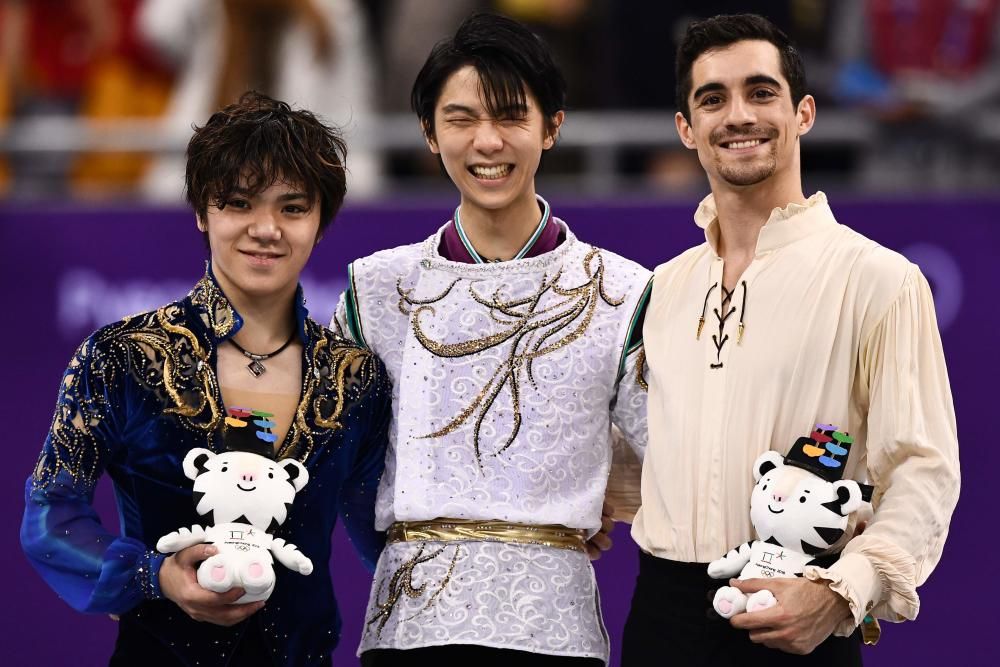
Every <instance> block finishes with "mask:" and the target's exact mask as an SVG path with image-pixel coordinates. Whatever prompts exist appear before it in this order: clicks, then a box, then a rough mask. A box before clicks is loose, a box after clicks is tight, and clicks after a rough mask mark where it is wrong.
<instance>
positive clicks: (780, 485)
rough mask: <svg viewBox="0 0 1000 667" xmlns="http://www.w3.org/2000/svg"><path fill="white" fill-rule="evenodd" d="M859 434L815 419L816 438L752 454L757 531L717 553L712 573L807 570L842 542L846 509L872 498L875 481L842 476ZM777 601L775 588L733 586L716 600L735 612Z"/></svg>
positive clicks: (722, 610) (726, 612)
mask: <svg viewBox="0 0 1000 667" xmlns="http://www.w3.org/2000/svg"><path fill="white" fill-rule="evenodd" d="M852 442H853V440H852V439H851V437H850V436H849V435H848V434H846V433H841V432H840V431H838V430H837V428H836V427H834V426H828V425H817V427H816V430H815V431H814V432H813V434H812V436H811V437H810V438H799V439H798V441H796V443H795V444H794V445H793V446H792V449H791V450H790V451H789V453H788V456H787V457H782V456H781V454H779V453H777V452H773V451H771V452H764V453H763V454H761V455H760V457H758V458H757V460H756V461H755V462H754V473H753V474H754V479H755V480H756V482H757V484H756V486H755V487H754V489H753V493H752V494H751V496H750V520H751V522H752V523H753V526H754V530H755V531H756V533H757V535H758V537H759V539H757V540H754V541H752V542H747V543H746V544H743V545H740V546H739V547H737V548H736V549H733V550H732V551H730V552H729V553H727V554H726V555H725V556H723V557H722V558H720V559H718V560H715V561H712V562H711V563H710V564H709V566H708V574H709V576H711V577H712V578H714V579H724V578H729V577H734V576H736V575H737V574H738V575H739V578H740V579H754V578H766V577H798V576H802V573H803V572H804V570H805V568H806V566H807V565H823V564H824V562H823V560H822V559H821V558H820V557H822V556H828V555H830V554H831V553H833V552H835V551H837V550H838V547H839V546H841V545H839V544H838V542H840V540H841V538H842V537H843V536H844V533H845V531H846V529H847V524H848V515H850V514H851V513H852V512H854V511H855V510H857V509H858V508H860V507H861V506H862V504H863V503H864V502H866V501H867V500H868V499H869V498H870V494H871V488H870V487H868V486H866V485H862V484H859V483H858V482H855V481H854V480H842V479H840V477H841V475H842V474H843V466H844V463H845V462H846V461H847V456H848V454H849V452H850V445H851V443H852ZM776 603H777V600H776V599H775V597H774V595H773V594H772V593H771V592H770V591H769V590H766V589H765V590H760V591H757V592H756V593H753V594H752V595H750V596H749V597H747V596H746V595H745V594H744V593H742V592H741V591H740V590H739V589H737V588H735V587H733V586H723V587H722V588H720V589H719V590H718V591H716V593H715V599H714V601H713V606H714V607H715V610H716V611H717V612H718V613H719V615H720V616H722V617H724V618H731V617H733V616H735V615H736V614H738V613H740V612H743V611H747V612H753V611H757V610H760V609H767V608H768V607H772V606H774V605H775V604H776Z"/></svg>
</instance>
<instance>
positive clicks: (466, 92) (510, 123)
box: [425, 65, 563, 211]
mask: <svg viewBox="0 0 1000 667" xmlns="http://www.w3.org/2000/svg"><path fill="white" fill-rule="evenodd" d="M525 92H526V94H525V103H526V104H525V108H524V109H511V110H508V112H507V113H506V114H505V115H504V116H503V117H499V118H497V117H493V116H491V115H490V114H489V112H488V111H487V109H486V106H485V105H484V104H483V99H482V89H481V85H480V80H479V74H478V73H477V72H476V70H475V68H474V67H472V66H471V65H467V66H465V67H462V68H461V69H459V70H458V71H456V72H455V73H454V74H452V75H451V76H450V77H449V78H448V80H447V81H446V82H445V85H444V87H443V88H442V90H441V95H440V96H439V97H438V100H437V104H436V106H435V109H434V129H433V134H427V133H426V132H427V129H428V128H425V136H426V138H427V145H428V146H429V147H430V149H431V151H432V152H434V153H436V154H438V155H440V156H441V161H442V162H443V163H444V168H445V171H447V172H448V176H449V177H450V178H451V180H452V182H453V183H454V184H455V186H456V187H457V188H458V190H459V192H460V193H461V195H462V207H463V211H468V210H469V208H470V207H472V208H478V209H481V210H489V211H502V210H505V209H508V208H510V207H514V206H518V205H524V204H525V202H531V205H534V197H535V172H536V171H537V170H538V163H539V160H540V159H541V156H542V151H544V150H548V149H549V148H551V147H552V146H553V145H554V143H555V139H556V136H557V134H558V131H559V126H560V125H561V124H562V120H563V112H561V111H560V112H558V113H556V114H555V116H554V117H553V118H552V119H549V122H548V123H546V119H545V117H544V115H543V114H542V112H541V110H540V109H539V107H538V103H537V101H536V100H535V98H534V96H533V95H532V94H531V93H530V91H525Z"/></svg>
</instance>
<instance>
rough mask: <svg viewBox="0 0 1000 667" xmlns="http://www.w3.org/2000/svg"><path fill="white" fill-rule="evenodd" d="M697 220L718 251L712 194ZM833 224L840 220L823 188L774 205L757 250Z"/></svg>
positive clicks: (757, 251)
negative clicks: (803, 198)
mask: <svg viewBox="0 0 1000 667" xmlns="http://www.w3.org/2000/svg"><path fill="white" fill-rule="evenodd" d="M694 221H695V223H696V224H697V225H698V226H699V227H701V228H702V229H704V230H705V240H706V241H708V245H709V246H710V247H711V248H712V250H713V251H714V252H715V253H716V255H718V247H719V214H718V211H717V210H716V208H715V197H714V196H713V195H708V196H707V197H705V198H704V199H702V200H701V203H700V204H699V205H698V210H697V211H695V214H694ZM831 224H837V221H836V220H835V219H834V217H833V211H831V210H830V205H829V204H828V203H827V200H826V195H825V194H824V193H822V192H817V193H816V194H814V195H813V196H811V197H809V199H807V200H806V202H805V203H804V204H798V203H794V202H793V203H791V204H789V205H788V206H785V207H784V208H775V209H774V210H773V211H771V215H770V216H769V217H768V219H767V222H766V223H765V224H764V226H763V227H762V228H761V230H760V235H759V236H758V237H757V250H756V254H757V255H760V254H761V253H765V252H769V251H771V250H777V249H778V248H781V247H782V246H786V245H788V244H790V243H794V242H795V241H798V240H800V239H803V238H805V237H807V236H810V235H811V234H813V233H815V232H817V231H819V230H821V229H823V228H824V227H826V226H828V225H831Z"/></svg>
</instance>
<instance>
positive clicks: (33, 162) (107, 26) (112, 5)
mask: <svg viewBox="0 0 1000 667" xmlns="http://www.w3.org/2000/svg"><path fill="white" fill-rule="evenodd" d="M138 2H139V0H3V3H2V5H0V10H2V19H0V25H2V37H3V39H2V47H0V122H2V121H3V120H5V119H13V118H25V117H29V116H33V117H45V116H76V115H82V116H83V117H86V118H123V117H129V116H142V115H145V116H155V115H157V114H159V113H160V112H161V111H162V109H163V105H164V99H165V93H166V89H167V86H168V83H169V77H168V76H167V74H166V72H165V71H164V70H163V68H161V67H160V66H159V65H158V64H157V63H156V62H155V61H153V60H152V59H151V58H150V57H149V54H148V53H146V52H145V51H144V50H143V49H142V47H141V45H139V44H138V43H137V41H136V39H135V33H134V30H133V29H132V26H133V17H134V14H135V11H136V8H137V5H138ZM10 162H11V167H12V170H13V172H14V173H13V182H12V184H11V187H12V188H13V189H14V190H15V191H16V194H18V195H19V196H32V195H38V194H58V193H63V192H64V191H66V190H67V187H68V186H70V185H72V189H73V191H74V192H75V193H77V194H90V193H92V192H94V191H95V190H106V189H112V190H121V189H122V188H128V187H129V186H131V185H134V184H135V183H136V181H137V180H138V178H139V176H140V174H141V172H142V168H143V162H142V157H141V156H138V155H135V154H124V155H116V154H110V153H103V154H100V155H81V156H75V155H73V154H70V153H55V154H53V153H41V154H30V155H18V156H14V157H12V158H11V160H10Z"/></svg>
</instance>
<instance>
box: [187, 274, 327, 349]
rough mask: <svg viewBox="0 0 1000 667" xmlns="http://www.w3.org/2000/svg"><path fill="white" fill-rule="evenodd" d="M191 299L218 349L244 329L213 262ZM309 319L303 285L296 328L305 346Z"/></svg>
mask: <svg viewBox="0 0 1000 667" xmlns="http://www.w3.org/2000/svg"><path fill="white" fill-rule="evenodd" d="M188 298H189V299H190V300H191V303H192V304H194V305H195V307H196V308H197V309H198V315H199V317H200V319H201V322H202V324H204V325H205V328H206V329H207V330H208V332H209V333H210V334H211V335H212V340H213V342H214V343H215V344H216V345H218V344H220V343H222V342H223V341H225V340H227V339H228V338H231V337H232V336H234V335H236V332H237V331H239V330H240V329H242V328H243V316H241V315H240V314H239V312H237V310H236V308H235V307H234V306H233V304H232V302H231V301H230V300H229V298H228V297H227V296H226V293H225V292H224V291H223V290H222V287H220V286H219V282H218V280H216V278H215V274H214V273H213V272H212V263H211V262H206V263H205V275H204V276H202V278H201V280H199V281H198V282H197V283H196V284H195V286H194V288H192V290H191V292H190V293H189V294H188ZM308 316H309V310H308V309H307V308H306V300H305V296H304V295H303V293H302V285H298V286H296V288H295V326H296V328H297V329H298V332H299V339H300V340H302V342H303V343H308V342H309V339H308V329H307V328H306V325H305V324H306V318H307V317H308Z"/></svg>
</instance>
